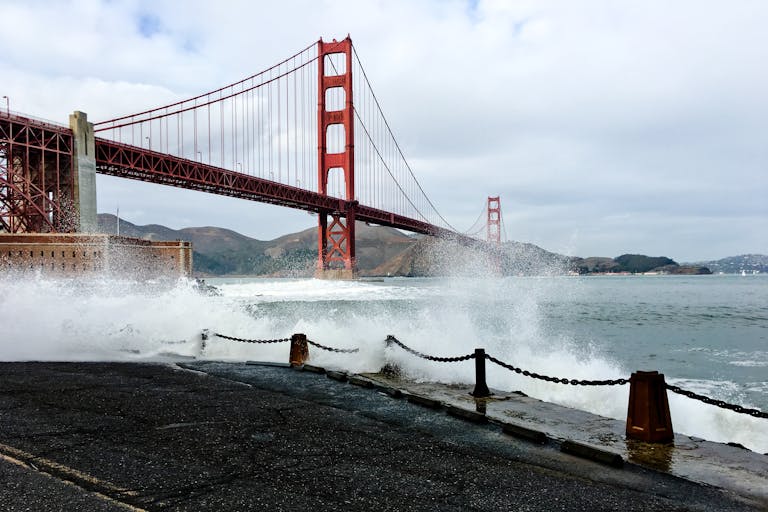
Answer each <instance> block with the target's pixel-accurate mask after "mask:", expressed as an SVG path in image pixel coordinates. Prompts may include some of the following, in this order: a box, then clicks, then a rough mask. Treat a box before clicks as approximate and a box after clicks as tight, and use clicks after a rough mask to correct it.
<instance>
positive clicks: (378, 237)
mask: <svg viewBox="0 0 768 512" xmlns="http://www.w3.org/2000/svg"><path fill="white" fill-rule="evenodd" d="M98 222H99V230H100V231H101V232H102V233H115V232H116V224H115V222H116V218H115V216H114V215H111V214H107V213H100V214H99V216H98ZM355 229H356V235H357V247H356V249H357V265H358V270H359V271H360V274H361V275H363V276H413V277H416V276H435V275H449V274H450V275H478V274H479V273H481V272H488V269H493V271H498V272H501V273H502V274H503V275H552V274H565V273H567V272H573V273H579V274H582V275H589V274H604V273H643V272H653V273H665V274H708V273H711V272H710V270H711V271H712V272H725V273H741V271H742V270H745V271H747V272H752V271H759V272H768V256H765V255H760V254H748V255H742V256H733V257H730V258H724V259H722V260H717V261H714V262H701V263H691V264H683V265H680V264H678V263H677V262H675V261H674V260H672V259H670V258H667V257H664V256H658V257H652V256H645V255H641V254H623V255H621V256H617V257H616V258H607V257H589V258H579V257H569V256H563V255H561V254H556V253H552V252H549V251H546V250H544V249H542V248H541V247H538V246H536V245H533V244H528V243H521V242H505V243H503V244H501V245H500V246H499V248H498V250H496V251H495V252H494V251H492V252H491V253H490V254H489V253H488V252H481V251H479V250H477V249H473V248H468V247H463V246H461V245H460V244H458V243H453V242H450V241H444V240H437V239H435V238H433V237H427V236H421V235H407V234H404V233H402V232H400V231H398V230H396V229H393V228H388V227H383V226H369V225H367V224H365V223H361V222H358V223H357V225H356V228H355ZM120 234H121V235H125V236H131V237H136V238H145V239H149V240H186V241H190V242H192V246H193V250H194V271H195V273H196V274H198V275H212V276H224V275H230V276H233V275H264V276H270V275H271V276H296V277H300V276H310V275H312V274H313V272H314V268H315V262H316V259H317V228H314V227H312V228H309V229H305V230H304V231H300V232H298V233H292V234H288V235H284V236H281V237H279V238H275V239H274V240H257V239H255V238H250V237H247V236H245V235H241V234H240V233H236V232H234V231H232V230H229V229H223V228H217V227H195V228H184V229H179V230H174V229H170V228H167V227H165V226H160V225H157V224H150V225H146V226H138V225H135V224H132V223H130V222H128V221H126V220H124V219H120Z"/></svg>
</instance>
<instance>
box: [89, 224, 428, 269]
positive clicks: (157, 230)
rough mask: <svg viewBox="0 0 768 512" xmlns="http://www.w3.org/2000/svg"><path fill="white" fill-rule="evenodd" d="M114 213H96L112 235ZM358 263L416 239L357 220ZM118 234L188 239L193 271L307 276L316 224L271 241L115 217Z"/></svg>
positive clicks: (369, 265)
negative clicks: (171, 227) (174, 227)
mask: <svg viewBox="0 0 768 512" xmlns="http://www.w3.org/2000/svg"><path fill="white" fill-rule="evenodd" d="M116 220H117V219H116V217H115V216H114V215H112V214H107V213H100V214H99V215H98V224H99V231H100V232H102V233H113V234H114V233H116V231H117V226H116ZM355 229H356V233H355V234H356V237H357V247H356V249H357V263H358V267H359V268H360V270H361V273H363V274H367V273H368V272H369V271H370V270H371V269H374V268H376V267H378V266H380V265H382V264H384V262H385V261H387V260H389V259H392V258H394V257H396V256H397V255H399V253H401V252H402V251H404V250H406V249H408V248H409V247H411V246H412V245H414V244H416V243H417V242H418V240H419V239H418V238H416V237H412V236H408V235H405V234H403V233H401V232H400V231H398V230H396V229H393V228H388V227H382V226H376V227H373V226H368V225H366V224H365V223H362V222H358V223H357V225H356V227H355ZM120 234H121V235H124V236H131V237H135V238H145V239H148V240H185V241H189V242H192V249H193V251H194V254H193V264H194V271H195V273H197V274H204V275H205V274H207V275H217V276H219V275H280V276H306V275H312V273H313V272H314V268H315V262H316V260H317V228H309V229H305V230H304V231H300V232H298V233H292V234H289V235H284V236H281V237H279V238H276V239H274V240H257V239H255V238H250V237H247V236H245V235H241V234H240V233H236V232H234V231H231V230H229V229H223V228H217V227H195V228H184V229H179V230H174V229H170V228H167V227H165V226H159V225H156V224H150V225H146V226H137V225H135V224H132V223H130V222H128V221H126V220H124V219H120Z"/></svg>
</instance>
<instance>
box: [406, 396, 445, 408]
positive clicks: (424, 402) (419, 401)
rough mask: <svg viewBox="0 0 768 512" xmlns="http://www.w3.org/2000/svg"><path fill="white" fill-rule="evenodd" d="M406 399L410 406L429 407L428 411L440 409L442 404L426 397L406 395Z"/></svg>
mask: <svg viewBox="0 0 768 512" xmlns="http://www.w3.org/2000/svg"><path fill="white" fill-rule="evenodd" d="M406 399H407V400H408V401H409V402H411V403H412V404H416V405H421V406H423V407H429V408H430V409H440V408H441V407H442V403H441V402H440V401H439V400H434V399H432V398H427V397H426V396H421V395H411V394H408V395H406Z"/></svg>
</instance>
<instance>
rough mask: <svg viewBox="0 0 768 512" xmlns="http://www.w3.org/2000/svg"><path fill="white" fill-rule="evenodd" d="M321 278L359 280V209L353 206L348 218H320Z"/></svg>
mask: <svg viewBox="0 0 768 512" xmlns="http://www.w3.org/2000/svg"><path fill="white" fill-rule="evenodd" d="M318 217H319V220H318V230H317V232H318V237H317V244H318V245H317V254H318V259H317V269H316V270H315V277H316V278H317V279H356V278H357V265H356V262H355V210H354V206H350V208H349V210H348V211H347V214H346V218H345V217H343V216H342V215H341V214H340V213H332V214H331V215H330V218H331V223H330V225H329V224H328V215H327V214H325V213H320V214H319V215H318Z"/></svg>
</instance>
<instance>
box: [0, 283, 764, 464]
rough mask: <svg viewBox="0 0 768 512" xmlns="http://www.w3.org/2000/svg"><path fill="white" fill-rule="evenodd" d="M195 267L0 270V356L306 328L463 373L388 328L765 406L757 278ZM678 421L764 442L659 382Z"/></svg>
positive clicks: (540, 389)
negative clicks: (130, 277) (38, 273)
mask: <svg viewBox="0 0 768 512" xmlns="http://www.w3.org/2000/svg"><path fill="white" fill-rule="evenodd" d="M207 282H208V284H211V285H214V286H216V288H217V289H218V291H219V292H220V294H219V295H206V294H204V293H200V291H199V290H198V289H197V288H196V286H195V284H194V282H193V281H190V280H183V279H182V280H179V281H173V282H164V281H158V282H149V283H146V282H141V283H139V282H132V281H127V280H123V281H119V280H92V281H73V280H48V279H44V278H41V277H35V276H32V277H18V276H17V277H5V278H0V311H1V312H2V319H3V322H2V323H3V331H2V332H3V335H2V338H1V339H0V360H3V361H12V360H13V361H15V360H70V361H71V360H75V361H82V360H116V361H118V360H124V361H146V360H161V361H169V360H170V361H172V360H176V359H180V358H188V357H197V358H207V359H223V360H232V361H242V360H266V361H287V358H288V344H286V343H283V344H270V345H262V344H245V343H238V342H233V341H227V340H224V339H220V338H213V339H211V340H209V342H208V343H207V344H206V346H205V350H204V351H203V350H202V346H201V341H200V333H201V332H202V330H203V329H210V330H211V332H219V333H221V334H225V335H229V336H235V337H240V338H248V339H252V338H256V339H273V338H283V337H289V336H290V335H291V334H292V333H296V332H302V333H305V334H307V336H308V337H309V338H310V339H311V340H314V341H317V342H319V343H322V344H324V345H330V346H334V347H339V348H349V347H359V348H360V349H361V351H360V353H357V354H337V353H330V352H324V351H320V350H317V349H314V348H313V347H310V351H311V361H312V362H313V363H314V364H318V365H322V366H326V367H333V368H338V369H343V370H348V371H355V372H363V371H378V370H379V369H380V368H381V367H382V366H383V365H384V364H386V363H387V362H394V363H396V364H398V365H399V366H400V367H401V368H402V369H403V370H404V371H405V372H406V373H407V374H408V375H409V376H410V377H412V378H414V379H422V380H429V381H438V382H445V383H465V384H467V385H468V386H471V383H472V382H473V379H474V367H473V363H472V362H462V363H434V362H428V361H424V360H421V359H418V358H415V357H414V356H412V355H410V354H407V353H405V352H404V351H402V350H401V349H399V348H397V347H390V348H386V347H385V343H384V340H385V338H386V336H387V335H390V334H391V335H394V336H396V337H397V338H398V339H399V340H401V341H402V342H403V343H405V344H406V345H409V346H411V347H413V348H414V349H416V350H419V351H421V352H425V353H428V354H433V355H437V356H457V355H464V354H467V353H470V352H472V351H473V350H474V349H475V348H480V347H482V348H485V349H486V351H487V352H488V353H490V354H491V355H493V356H495V357H497V358H498V359H501V360H503V361H506V362H508V363H510V364H513V365H515V366H518V367H522V368H524V369H527V370H530V371H532V372H537V373H540V374H546V375H551V376H555V377H566V378H576V379H614V378H620V377H624V378H628V377H629V375H630V374H631V372H632V371H635V370H658V371H660V372H662V373H664V374H665V377H666V380H667V382H670V383H673V384H676V385H678V386H681V387H683V388H685V389H690V390H692V391H695V392H697V393H700V394H705V395H708V396H712V397H714V398H718V399H722V400H725V401H728V402H732V403H737V404H740V405H743V406H748V407H756V408H759V409H761V410H768V277H766V276H746V277H742V276H691V277H684V276H621V277H565V276H557V277H510V278H487V279H484V278H469V277H455V278H441V279H407V278H392V279H384V280H370V281H366V280H361V281H354V282H341V281H320V280H314V279H210V280H208V281H207ZM488 384H489V386H491V387H492V388H497V389H503V390H510V391H511V390H521V391H523V392H525V393H526V394H528V395H530V396H532V397H536V398H539V399H542V400H546V401H551V402H555V403H560V404H563V405H567V406H570V407H575V408H578V409H583V410H587V411H590V412H594V413H597V414H601V415H604V416H609V417H614V418H617V419H624V418H626V409H627V400H628V392H629V386H612V387H599V388H598V387H582V386H567V385H561V384H551V383H546V382H541V381H537V380H533V379H530V378H527V377H524V376H521V375H517V374H514V373H511V372H509V371H507V370H505V369H503V368H501V367H498V366H496V365H494V364H492V363H488ZM669 398H670V408H671V414H672V420H673V426H674V428H675V431H676V432H678V433H685V434H689V435H694V436H698V437H702V438H705V439H710V440H713V441H720V442H737V443H741V444H742V445H744V446H746V447H748V448H750V449H752V450H755V451H758V452H761V453H765V452H768V420H766V419H761V418H752V417H749V416H746V415H742V414H737V413H734V412H731V411H727V410H723V409H719V408H716V407H713V406H710V405H706V404H702V403H699V402H696V401H693V400H690V399H688V398H685V397H682V396H678V395H675V394H672V393H670V396H669Z"/></svg>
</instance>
